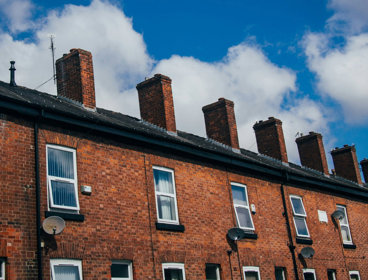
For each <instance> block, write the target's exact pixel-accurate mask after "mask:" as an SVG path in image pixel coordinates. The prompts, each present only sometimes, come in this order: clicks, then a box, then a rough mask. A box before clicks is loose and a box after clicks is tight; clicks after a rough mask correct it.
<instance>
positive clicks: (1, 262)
mask: <svg viewBox="0 0 368 280" xmlns="http://www.w3.org/2000/svg"><path fill="white" fill-rule="evenodd" d="M0 267H1V270H0V271H1V273H0V280H5V275H6V274H5V260H4V259H0Z"/></svg>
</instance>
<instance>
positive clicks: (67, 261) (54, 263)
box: [50, 259, 83, 280]
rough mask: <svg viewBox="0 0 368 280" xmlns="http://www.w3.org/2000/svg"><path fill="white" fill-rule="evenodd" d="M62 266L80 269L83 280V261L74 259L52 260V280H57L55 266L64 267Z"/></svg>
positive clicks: (80, 276)
mask: <svg viewBox="0 0 368 280" xmlns="http://www.w3.org/2000/svg"><path fill="white" fill-rule="evenodd" d="M62 265H65V266H76V267H78V272H79V278H80V280H83V275H82V274H83V273H82V261H81V260H72V259H51V260H50V267H51V279H55V266H62Z"/></svg>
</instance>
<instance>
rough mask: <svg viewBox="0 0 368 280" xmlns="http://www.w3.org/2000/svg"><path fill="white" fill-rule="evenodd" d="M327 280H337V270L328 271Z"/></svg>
mask: <svg viewBox="0 0 368 280" xmlns="http://www.w3.org/2000/svg"><path fill="white" fill-rule="evenodd" d="M327 278H328V280H336V270H334V269H328V270H327Z"/></svg>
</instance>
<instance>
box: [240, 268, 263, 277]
mask: <svg viewBox="0 0 368 280" xmlns="http://www.w3.org/2000/svg"><path fill="white" fill-rule="evenodd" d="M245 272H257V274H258V279H259V280H261V273H260V272H259V267H258V266H243V276H244V280H247V278H246V277H245Z"/></svg>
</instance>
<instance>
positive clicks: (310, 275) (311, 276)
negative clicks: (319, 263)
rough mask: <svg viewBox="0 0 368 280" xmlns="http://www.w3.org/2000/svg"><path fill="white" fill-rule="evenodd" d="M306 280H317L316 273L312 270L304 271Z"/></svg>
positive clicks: (306, 269) (305, 269)
mask: <svg viewBox="0 0 368 280" xmlns="http://www.w3.org/2000/svg"><path fill="white" fill-rule="evenodd" d="M303 277H304V280H316V271H315V270H314V269H311V268H304V269H303Z"/></svg>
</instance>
